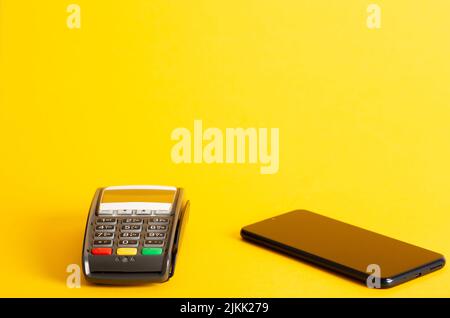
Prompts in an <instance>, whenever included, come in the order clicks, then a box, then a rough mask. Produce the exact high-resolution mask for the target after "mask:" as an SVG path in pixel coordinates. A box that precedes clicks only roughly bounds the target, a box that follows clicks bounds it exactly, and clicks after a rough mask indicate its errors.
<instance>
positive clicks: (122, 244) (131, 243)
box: [119, 240, 139, 247]
mask: <svg viewBox="0 0 450 318" xmlns="http://www.w3.org/2000/svg"><path fill="white" fill-rule="evenodd" d="M138 244H139V241H138V240H119V246H120V247H133V246H134V247H135V246H138Z"/></svg>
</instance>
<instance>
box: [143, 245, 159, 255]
mask: <svg viewBox="0 0 450 318" xmlns="http://www.w3.org/2000/svg"><path fill="white" fill-rule="evenodd" d="M161 254H162V248H161V247H144V248H143V249H142V255H161Z"/></svg>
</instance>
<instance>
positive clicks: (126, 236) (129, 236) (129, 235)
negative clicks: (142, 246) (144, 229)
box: [119, 232, 141, 240]
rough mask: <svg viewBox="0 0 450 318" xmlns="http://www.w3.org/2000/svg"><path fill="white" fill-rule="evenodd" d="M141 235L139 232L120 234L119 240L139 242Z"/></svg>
mask: <svg viewBox="0 0 450 318" xmlns="http://www.w3.org/2000/svg"><path fill="white" fill-rule="evenodd" d="M140 236H141V234H140V233H138V232H123V233H120V235H119V238H120V239H134V240H138V239H139V238H140Z"/></svg>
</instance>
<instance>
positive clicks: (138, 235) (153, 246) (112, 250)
mask: <svg viewBox="0 0 450 318" xmlns="http://www.w3.org/2000/svg"><path fill="white" fill-rule="evenodd" d="M188 212H189V201H188V200H186V198H185V195H184V190H183V189H182V188H177V187H171V186H155V185H140V186H128V185H127V186H111V187H105V188H99V189H98V190H97V191H96V193H95V195H94V199H93V200H92V203H91V207H90V210H89V214H88V218H87V222H86V230H85V235H84V242H83V252H82V264H83V273H84V276H85V278H86V280H87V281H89V282H93V283H100V284H139V283H146V282H165V281H167V280H168V279H169V278H170V277H172V276H173V274H174V271H175V263H176V257H177V254H178V250H179V247H180V242H181V237H182V233H183V232H184V229H185V226H186V221H187V217H188Z"/></svg>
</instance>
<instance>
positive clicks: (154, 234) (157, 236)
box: [145, 232, 166, 240]
mask: <svg viewBox="0 0 450 318" xmlns="http://www.w3.org/2000/svg"><path fill="white" fill-rule="evenodd" d="M145 238H147V239H161V240H163V239H165V238H166V233H164V232H148V233H147V235H146V236H145Z"/></svg>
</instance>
